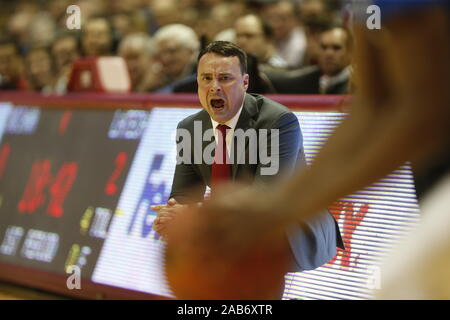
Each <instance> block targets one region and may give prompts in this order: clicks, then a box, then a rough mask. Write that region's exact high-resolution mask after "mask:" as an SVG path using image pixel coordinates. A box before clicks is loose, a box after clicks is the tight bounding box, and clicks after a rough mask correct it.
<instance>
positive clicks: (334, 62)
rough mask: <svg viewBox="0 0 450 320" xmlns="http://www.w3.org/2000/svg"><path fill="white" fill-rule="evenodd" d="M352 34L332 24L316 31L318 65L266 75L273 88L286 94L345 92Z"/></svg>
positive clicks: (347, 91) (346, 90)
mask: <svg viewBox="0 0 450 320" xmlns="http://www.w3.org/2000/svg"><path fill="white" fill-rule="evenodd" d="M351 50H352V37H351V35H350V32H349V31H348V30H347V29H344V28H341V27H333V28H331V29H328V30H326V31H324V32H322V34H321V35H320V49H319V55H318V65H317V66H310V67H306V68H302V69H298V70H294V71H289V72H285V73H279V72H273V73H271V74H270V75H269V78H270V80H271V81H272V83H273V85H274V87H275V90H276V91H277V92H278V93H286V94H346V93H349V82H350V55H351Z"/></svg>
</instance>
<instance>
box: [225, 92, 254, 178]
mask: <svg viewBox="0 0 450 320" xmlns="http://www.w3.org/2000/svg"><path fill="white" fill-rule="evenodd" d="M257 113H258V108H257V106H256V99H255V98H254V97H253V96H251V95H249V94H246V95H245V98H244V106H243V107H242V112H241V115H240V116H239V120H238V122H237V124H236V128H235V131H236V130H237V129H242V130H244V131H246V130H247V129H250V128H254V126H255V120H254V119H253V118H254V116H255V115H256V114H257ZM247 150H248V139H247V140H246V141H245V152H243V153H241V154H236V153H237V146H236V138H235V137H233V151H234V157H233V158H234V159H233V164H232V166H231V176H232V179H233V180H234V179H235V178H236V174H237V171H238V167H239V165H238V161H239V160H240V159H243V157H245V154H246V153H247Z"/></svg>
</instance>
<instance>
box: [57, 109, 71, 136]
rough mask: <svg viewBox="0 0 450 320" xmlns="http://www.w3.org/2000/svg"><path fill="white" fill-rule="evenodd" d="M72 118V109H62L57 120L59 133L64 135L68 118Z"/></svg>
mask: <svg viewBox="0 0 450 320" xmlns="http://www.w3.org/2000/svg"><path fill="white" fill-rule="evenodd" d="M71 118H72V111H68V110H67V111H64V113H63V115H62V116H61V120H60V121H59V128H58V131H59V134H60V135H64V134H65V133H66V130H67V127H68V126H69V122H70V119H71Z"/></svg>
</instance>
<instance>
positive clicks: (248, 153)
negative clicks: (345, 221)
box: [152, 41, 342, 271]
mask: <svg viewBox="0 0 450 320" xmlns="http://www.w3.org/2000/svg"><path fill="white" fill-rule="evenodd" d="M197 71H198V72H197V73H198V74H197V80H198V95H199V99H200V103H201V105H202V106H203V110H202V111H200V112H198V113H196V114H194V115H192V116H189V117H187V118H186V119H184V120H182V121H181V122H180V123H179V125H178V129H177V136H178V137H180V136H182V138H183V139H182V140H181V141H179V142H178V157H179V158H178V159H177V160H178V161H177V162H178V164H177V166H176V169H175V176H174V180H173V185H172V192H171V196H170V200H169V202H168V204H167V205H159V206H153V207H152V209H153V210H155V211H158V216H157V218H156V219H155V222H154V225H153V228H154V230H155V231H156V232H158V233H159V234H160V235H162V236H164V235H165V232H166V227H167V225H168V223H169V222H170V221H171V220H172V218H173V217H174V216H175V215H176V214H177V210H178V209H179V208H180V207H182V206H183V204H186V203H192V202H201V201H202V200H203V197H204V194H205V189H206V186H210V187H211V191H212V196H214V193H215V192H217V189H216V187H217V186H218V185H219V184H220V183H221V182H224V181H227V180H228V181H243V182H244V183H252V184H255V183H261V184H263V185H265V184H268V183H270V182H273V181H274V180H276V179H279V178H281V177H282V176H284V175H286V174H290V173H291V172H292V171H293V169H294V168H296V167H297V165H304V164H305V159H304V153H303V145H302V136H301V131H300V127H299V123H298V120H297V117H296V116H295V115H294V114H293V113H292V112H291V111H290V110H289V109H287V108H286V107H284V106H282V105H280V104H278V103H276V102H274V101H272V100H269V99H267V98H265V97H263V96H261V95H250V94H247V93H246V91H247V88H248V85H249V80H248V79H249V76H248V74H247V72H246V55H245V53H244V51H242V50H241V49H240V48H239V47H237V46H236V45H234V44H232V43H230V42H225V41H216V42H213V43H211V44H209V45H208V46H207V47H206V48H205V49H203V50H202V52H201V53H200V55H199V59H198V69H197ZM208 131H209V133H210V138H211V141H203V140H204V138H203V137H204V136H206V135H207V134H206V133H207V132H208ZM243 133H245V134H248V136H247V137H245V138H244V139H241V140H240V138H239V136H240V137H241V138H242V137H243V135H242V134H243ZM252 133H254V137H253V138H252V137H251V135H252ZM266 133H267V135H266ZM190 137H193V138H194V141H192V140H191V143H190V144H188V145H189V147H188V148H184V149H183V148H182V149H181V150H180V148H179V147H180V145H183V144H184V143H185V142H186V139H189V138H190ZM195 139H198V140H195ZM262 140H265V141H264V142H263V143H262V142H261V141H262ZM180 142H181V143H180ZM211 142H212V145H213V146H215V154H214V156H212V157H211V159H210V161H209V163H208V159H206V158H205V154H206V153H207V150H208V146H209V145H211ZM265 143H266V144H265ZM180 151H182V155H180ZM180 157H181V158H182V159H180ZM212 158H214V160H212ZM252 159H253V160H252ZM180 160H181V161H180ZM243 160H244V161H243ZM230 162H231V163H230ZM219 191H220V189H219ZM255 201H258V199H255ZM287 239H288V242H289V245H290V248H291V252H292V258H293V259H292V271H294V270H295V271H298V270H311V269H315V268H317V267H319V266H321V265H322V264H324V263H326V262H327V261H328V260H329V259H331V258H332V257H333V256H334V255H335V253H336V244H337V243H338V245H342V240H341V238H340V233H339V229H338V228H337V224H336V222H335V221H334V219H333V218H332V216H331V215H329V214H328V213H327V212H323V213H322V214H320V215H319V216H318V218H317V219H314V220H311V221H308V222H306V223H305V224H304V225H302V226H300V225H298V226H296V228H293V229H292V230H288V231H287Z"/></svg>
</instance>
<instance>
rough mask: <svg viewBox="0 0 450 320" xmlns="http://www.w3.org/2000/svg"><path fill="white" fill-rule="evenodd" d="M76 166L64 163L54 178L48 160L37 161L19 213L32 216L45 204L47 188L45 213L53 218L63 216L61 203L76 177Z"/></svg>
mask: <svg viewBox="0 0 450 320" xmlns="http://www.w3.org/2000/svg"><path fill="white" fill-rule="evenodd" d="M77 169H78V166H77V164H76V163H75V162H69V163H64V164H63V165H62V166H61V168H60V169H59V171H58V173H57V175H56V177H55V178H53V177H52V174H51V163H50V160H38V161H36V162H35V163H34V164H33V166H32V168H31V174H30V177H29V178H28V182H27V185H26V187H25V191H24V193H23V196H22V199H21V200H20V201H19V204H18V209H19V212H25V213H28V214H32V213H34V212H35V211H36V209H38V208H39V207H41V206H42V205H43V204H44V202H45V199H46V197H45V194H44V191H45V190H46V189H47V188H49V193H50V199H49V205H48V208H47V213H48V214H49V215H50V216H52V217H55V218H59V217H61V216H62V215H63V213H64V209H63V203H64V200H65V199H66V197H67V194H68V193H69V191H70V189H71V188H72V185H73V182H74V180H75V178H76V176H77Z"/></svg>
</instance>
